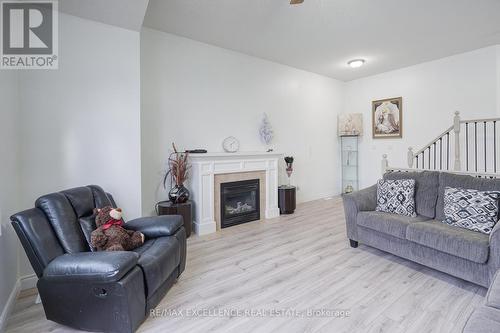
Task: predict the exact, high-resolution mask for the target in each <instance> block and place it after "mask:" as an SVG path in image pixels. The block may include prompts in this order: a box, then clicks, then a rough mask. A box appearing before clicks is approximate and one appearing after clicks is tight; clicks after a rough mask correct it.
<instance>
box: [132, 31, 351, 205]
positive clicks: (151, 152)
mask: <svg viewBox="0 0 500 333" xmlns="http://www.w3.org/2000/svg"><path fill="white" fill-rule="evenodd" d="M141 76H142V87H141V89H142V100H141V101H142V113H141V116H142V120H141V126H142V186H143V187H142V194H143V211H144V212H145V213H150V212H151V210H152V209H153V207H154V203H155V202H156V201H157V200H160V199H165V193H164V192H163V191H162V189H161V186H159V184H160V181H161V177H162V173H163V170H164V167H165V163H166V158H167V157H168V154H169V151H170V147H171V143H172V142H176V144H177V145H178V147H179V148H180V149H188V148H190V149H192V148H205V149H208V150H209V151H221V150H222V147H221V143H222V141H223V139H224V138H225V137H227V136H230V135H233V136H235V137H237V138H238V139H239V140H240V143H241V145H240V150H242V151H252V150H255V151H257V150H258V151H263V150H265V147H264V145H262V144H261V143H260V141H259V137H258V128H259V124H260V121H261V118H262V113H263V112H266V113H267V114H268V116H269V119H270V121H271V123H272V125H273V128H274V131H275V141H274V145H273V146H274V148H275V150H276V151H279V152H282V153H284V154H290V155H293V156H295V158H296V162H295V174H294V176H292V177H293V183H295V184H297V185H299V187H300V191H299V192H298V200H299V201H307V200H312V199H316V198H321V197H326V196H330V195H333V194H335V193H338V192H339V186H338V184H337V183H338V173H339V169H338V165H337V163H338V162H337V161H338V143H337V137H336V122H337V113H338V112H340V111H341V110H342V96H343V89H344V83H342V82H339V81H336V80H333V79H330V78H326V77H323V76H320V75H316V74H312V73H309V72H305V71H302V70H297V69H294V68H291V67H287V66H283V65H279V64H276V63H272V62H269V61H265V60H262V59H258V58H255V57H250V56H247V55H243V54H241V53H237V52H233V51H229V50H226V49H222V48H218V47H215V46H211V45H207V44H203V43H199V42H196V41H193V40H190V39H186V38H181V37H177V36H174V35H170V34H166V33H162V32H159V31H155V30H150V29H144V30H143V32H142V35H141ZM283 181H284V180H283Z"/></svg>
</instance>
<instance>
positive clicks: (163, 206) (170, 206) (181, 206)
mask: <svg viewBox="0 0 500 333" xmlns="http://www.w3.org/2000/svg"><path fill="white" fill-rule="evenodd" d="M192 211H193V210H192V203H191V201H189V200H188V201H186V202H184V203H173V202H172V201H160V202H158V203H157V204H156V213H157V214H158V215H181V216H182V219H183V220H184V229H186V237H189V236H190V235H191V225H192V223H193V213H192Z"/></svg>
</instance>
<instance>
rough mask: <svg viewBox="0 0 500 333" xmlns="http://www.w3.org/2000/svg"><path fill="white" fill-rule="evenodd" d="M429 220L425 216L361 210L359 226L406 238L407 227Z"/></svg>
mask: <svg viewBox="0 0 500 333" xmlns="http://www.w3.org/2000/svg"><path fill="white" fill-rule="evenodd" d="M426 220H429V219H428V218H427V217H425V216H417V217H409V216H404V215H397V214H390V213H384V212H359V213H358V217H357V224H358V225H359V226H362V227H365V228H368V229H372V230H376V231H380V232H383V233H385V234H388V235H392V236H394V237H398V238H401V239H406V228H407V227H408V226H409V225H410V224H412V223H416V222H422V221H426Z"/></svg>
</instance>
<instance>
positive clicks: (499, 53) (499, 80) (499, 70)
mask: <svg viewBox="0 0 500 333" xmlns="http://www.w3.org/2000/svg"><path fill="white" fill-rule="evenodd" d="M496 48H497V115H499V116H500V45H497V46H496Z"/></svg>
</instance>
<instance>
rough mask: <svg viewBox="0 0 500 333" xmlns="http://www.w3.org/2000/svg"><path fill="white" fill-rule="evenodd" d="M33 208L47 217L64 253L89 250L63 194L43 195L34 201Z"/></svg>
mask: <svg viewBox="0 0 500 333" xmlns="http://www.w3.org/2000/svg"><path fill="white" fill-rule="evenodd" d="M35 206H36V207H37V208H38V209H40V210H42V211H43V212H44V213H45V216H47V219H48V220H49V222H50V224H51V225H52V228H53V229H54V232H55V234H56V235H57V238H58V239H59V242H60V243H61V246H62V247H63V249H64V251H65V252H66V253H77V252H85V251H88V250H89V248H88V245H87V241H86V240H85V237H84V235H83V232H82V229H81V228H80V223H78V221H77V218H76V214H75V210H74V209H73V206H71V204H70V202H69V200H68V198H67V197H66V196H65V195H64V194H63V193H52V194H47V195H44V196H42V197H40V198H38V199H37V200H36V202H35Z"/></svg>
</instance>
